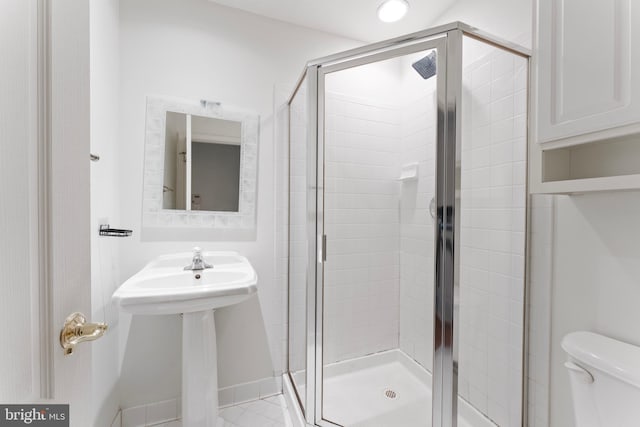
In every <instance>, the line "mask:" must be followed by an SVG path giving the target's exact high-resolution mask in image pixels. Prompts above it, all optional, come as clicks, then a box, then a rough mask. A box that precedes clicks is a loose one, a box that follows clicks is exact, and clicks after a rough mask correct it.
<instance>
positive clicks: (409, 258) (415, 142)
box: [399, 54, 437, 371]
mask: <svg viewBox="0 0 640 427" xmlns="http://www.w3.org/2000/svg"><path fill="white" fill-rule="evenodd" d="M423 55H424V54H423ZM409 66H410V65H409V64H407V67H409ZM408 71H409V72H411V73H413V69H409V70H408ZM416 78H418V79H420V80H422V79H421V78H420V77H419V76H417V75H415V76H414V75H411V74H410V75H407V76H406V80H405V88H404V89H405V96H404V99H405V102H404V103H403V105H402V107H401V109H400V113H401V114H400V117H401V127H400V135H401V141H402V144H401V153H400V158H401V165H407V164H411V163H415V162H417V163H418V177H417V179H415V180H414V179H411V180H406V181H403V182H402V183H401V186H400V193H399V198H400V329H399V334H400V349H401V350H402V351H404V352H405V353H406V354H407V355H408V356H409V357H411V358H412V359H414V360H415V361H417V362H418V363H419V364H420V365H422V367H423V368H425V369H427V370H429V371H431V369H432V366H433V296H434V293H433V277H434V270H433V266H434V258H433V253H434V248H435V246H434V240H433V239H434V220H433V218H432V217H431V215H430V213H429V203H430V201H431V199H432V198H433V197H434V196H435V144H436V114H437V110H436V100H435V95H436V82H437V77H432V78H431V79H429V80H426V81H416V80H415V79H416ZM416 94H418V95H417V96H416Z"/></svg>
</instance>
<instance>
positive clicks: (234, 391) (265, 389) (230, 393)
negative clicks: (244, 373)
mask: <svg viewBox="0 0 640 427" xmlns="http://www.w3.org/2000/svg"><path fill="white" fill-rule="evenodd" d="M280 393H282V377H280V376H278V377H270V378H264V379H261V380H258V381H251V382H248V383H244V384H236V385H232V386H230V387H225V388H221V389H220V390H219V391H218V402H219V406H220V407H221V408H224V407H226V406H231V405H237V404H239V403H244V402H249V401H251V400H256V399H263V398H265V397H269V396H274V395H276V394H280Z"/></svg>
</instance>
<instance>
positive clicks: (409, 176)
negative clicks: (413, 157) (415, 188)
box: [398, 163, 418, 182]
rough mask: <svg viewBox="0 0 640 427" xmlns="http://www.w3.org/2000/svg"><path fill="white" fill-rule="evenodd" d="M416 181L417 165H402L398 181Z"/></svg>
mask: <svg viewBox="0 0 640 427" xmlns="http://www.w3.org/2000/svg"><path fill="white" fill-rule="evenodd" d="M416 179H418V163H407V164H404V165H402V169H401V170H400V178H398V180H399V181H402V182H404V181H415V180H416Z"/></svg>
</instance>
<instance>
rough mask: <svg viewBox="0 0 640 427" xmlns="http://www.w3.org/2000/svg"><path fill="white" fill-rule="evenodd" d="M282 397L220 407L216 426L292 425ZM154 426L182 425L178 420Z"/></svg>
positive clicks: (259, 426) (269, 426)
mask: <svg viewBox="0 0 640 427" xmlns="http://www.w3.org/2000/svg"><path fill="white" fill-rule="evenodd" d="M292 426H293V424H292V423H291V419H290V418H289V414H288V412H287V405H286V403H285V400H284V397H283V396H282V395H281V394H279V395H276V396H271V397H266V398H264V399H259V400H253V401H251V402H246V403H241V404H239V405H234V406H227V407H226V408H222V409H220V416H219V417H218V425H217V427H292ZM154 427H182V423H181V422H180V421H171V422H168V423H161V424H154Z"/></svg>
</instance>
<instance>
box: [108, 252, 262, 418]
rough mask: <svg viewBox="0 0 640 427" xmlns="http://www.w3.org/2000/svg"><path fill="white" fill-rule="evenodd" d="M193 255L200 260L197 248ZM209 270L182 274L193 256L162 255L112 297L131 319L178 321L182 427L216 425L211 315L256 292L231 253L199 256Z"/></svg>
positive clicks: (247, 268) (244, 264) (249, 273)
mask: <svg viewBox="0 0 640 427" xmlns="http://www.w3.org/2000/svg"><path fill="white" fill-rule="evenodd" d="M194 251H195V253H197V254H198V255H200V254H201V252H200V249H199V248H195V249H194ZM201 255H202V258H204V261H205V262H206V263H208V264H211V265H213V268H207V269H204V270H184V267H185V266H187V265H191V263H192V260H194V253H190V252H185V253H179V254H172V255H164V256H161V257H158V258H156V259H155V260H153V261H151V262H150V263H148V264H147V265H146V266H145V267H144V268H143V269H142V270H140V271H139V272H138V273H136V274H135V275H133V276H132V277H131V278H129V279H128V280H127V281H126V282H124V283H123V284H122V285H121V286H120V287H119V288H118V289H117V290H116V292H115V293H114V294H113V297H112V298H113V301H114V303H115V304H116V305H117V306H118V307H119V308H120V310H122V311H125V312H127V313H131V314H143V315H147V314H152V315H163V314H164V315H170V314H178V313H181V314H183V316H182V425H183V426H188V427H215V426H216V425H218V372H217V349H216V329H215V319H214V316H213V311H214V309H217V308H220V307H225V306H228V305H232V304H237V303H239V302H241V301H244V300H246V299H247V298H249V297H251V296H252V295H253V294H255V293H256V291H257V290H258V288H257V282H258V277H257V275H256V272H255V271H254V270H253V267H252V266H251V264H249V261H248V260H247V259H246V258H245V257H243V256H241V255H239V254H237V253H235V252H204V253H202V254H201Z"/></svg>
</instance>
